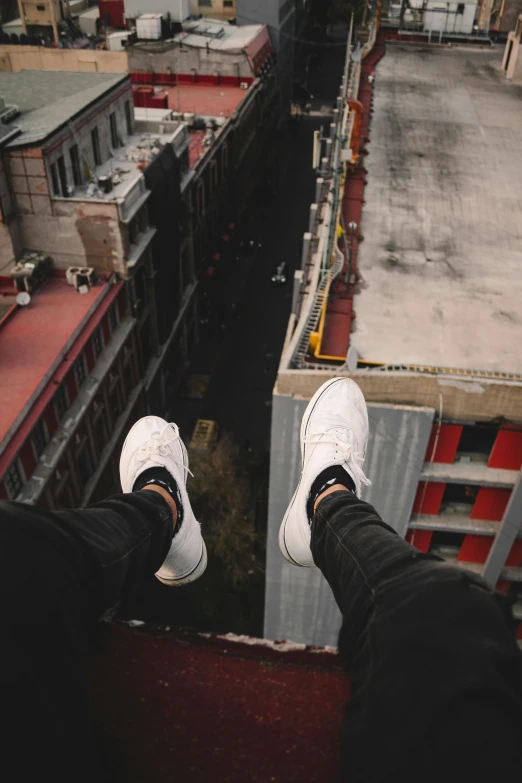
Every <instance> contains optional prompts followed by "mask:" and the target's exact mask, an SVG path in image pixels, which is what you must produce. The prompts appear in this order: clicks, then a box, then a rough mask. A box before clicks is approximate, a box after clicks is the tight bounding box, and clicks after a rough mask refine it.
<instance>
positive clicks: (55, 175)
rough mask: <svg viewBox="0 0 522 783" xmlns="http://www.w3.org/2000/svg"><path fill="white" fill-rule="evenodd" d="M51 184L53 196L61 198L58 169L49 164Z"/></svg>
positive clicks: (54, 165)
mask: <svg viewBox="0 0 522 783" xmlns="http://www.w3.org/2000/svg"><path fill="white" fill-rule="evenodd" d="M51 182H52V186H53V196H61V195H62V191H61V190H60V180H59V179H58V169H57V167H56V163H51Z"/></svg>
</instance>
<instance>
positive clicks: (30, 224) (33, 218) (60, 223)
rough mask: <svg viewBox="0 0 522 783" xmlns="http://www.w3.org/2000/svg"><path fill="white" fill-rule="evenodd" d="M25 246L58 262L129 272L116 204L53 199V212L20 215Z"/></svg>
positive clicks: (123, 272) (65, 265) (57, 265)
mask: <svg viewBox="0 0 522 783" xmlns="http://www.w3.org/2000/svg"><path fill="white" fill-rule="evenodd" d="M19 225H20V230H21V234H22V242H23V246H24V247H27V248H31V247H36V248H38V250H39V251H40V252H42V253H48V254H49V255H50V256H52V259H53V262H54V265H55V266H56V267H57V268H59V269H66V268H67V267H69V266H71V265H74V266H76V265H78V266H93V267H95V268H96V269H97V270H98V271H100V272H111V271H113V270H114V271H116V272H119V273H120V274H121V275H122V276H126V269H125V263H124V253H125V248H124V245H123V235H122V232H121V229H120V223H119V219H118V208H117V205H116V204H111V203H109V202H107V203H103V204H100V203H98V202H93V203H88V202H85V201H69V200H67V199H64V200H63V201H54V202H53V215H52V216H48V215H36V214H33V215H20V217H19Z"/></svg>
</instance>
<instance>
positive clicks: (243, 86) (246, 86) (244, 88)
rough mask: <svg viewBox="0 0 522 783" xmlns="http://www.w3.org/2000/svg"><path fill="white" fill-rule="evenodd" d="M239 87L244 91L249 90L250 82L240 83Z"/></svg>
mask: <svg viewBox="0 0 522 783" xmlns="http://www.w3.org/2000/svg"><path fill="white" fill-rule="evenodd" d="M239 86H240V87H241V89H242V90H248V82H239Z"/></svg>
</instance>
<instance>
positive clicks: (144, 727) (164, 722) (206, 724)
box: [92, 625, 350, 783]
mask: <svg viewBox="0 0 522 783" xmlns="http://www.w3.org/2000/svg"><path fill="white" fill-rule="evenodd" d="M165 630H166V631H168V630H169V629H165ZM147 631H148V632H147V633H143V632H136V631H129V630H127V629H123V628H121V627H118V626H115V625H112V626H107V627H106V633H105V638H103V639H102V640H101V642H100V643H99V645H98V648H97V650H96V656H95V660H94V669H93V673H92V683H93V690H94V694H93V702H94V714H95V719H96V721H97V724H98V725H100V724H101V726H102V727H103V730H104V733H105V734H107V735H108V737H109V739H110V742H111V744H113V745H114V746H116V747H118V748H119V749H120V751H119V754H118V755H120V756H121V761H122V762H123V763H124V765H125V767H128V768H129V770H130V771H131V773H132V774H131V777H132V780H136V781H138V780H139V781H147V783H167V781H173V780H179V781H190V783H209V781H212V782H213V783H246V781H249V782H250V781H253V782H255V783H270V781H280V782H281V783H294V781H295V783H298V782H299V783H317V781H321V783H330V781H331V783H333V781H334V780H335V779H336V774H337V767H338V763H339V749H340V744H339V735H340V729H341V723H342V716H343V711H344V705H345V703H346V701H347V700H348V697H349V691H350V682H349V679H348V677H347V676H346V675H345V674H344V673H343V672H342V670H341V666H340V661H339V657H338V656H337V655H336V654H333V653H331V652H326V651H324V650H321V649H317V650H311V649H310V648H305V647H304V645H298V646H297V647H298V649H297V650H292V649H290V650H288V649H287V647H288V646H290V648H291V647H292V646H291V645H286V644H283V645H277V643H267V642H263V641H261V642H260V641H259V640H248V643H244V642H242V641H241V640H242V639H244V637H239V640H238V641H234V640H231V639H230V640H229V639H227V638H223V637H217V638H216V637H210V638H208V639H205V638H201V637H199V638H198V637H197V636H196V635H195V634H193V635H192V636H187V638H183V636H180V635H179V632H177V633H176V634H175V635H174V634H173V633H172V632H171V633H164V632H163V633H161V629H155V630H152V629H151V628H150V627H149V629H147ZM151 631H152V633H153V634H154V635H151ZM245 641H246V639H245ZM256 641H257V642H258V643H256ZM299 648H300V649H299ZM279 650H282V651H279ZM124 779H128V778H127V777H125V778H124Z"/></svg>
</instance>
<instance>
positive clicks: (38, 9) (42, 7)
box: [36, 5, 45, 11]
mask: <svg viewBox="0 0 522 783" xmlns="http://www.w3.org/2000/svg"><path fill="white" fill-rule="evenodd" d="M36 10H37V11H45V6H44V5H37V6H36Z"/></svg>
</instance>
